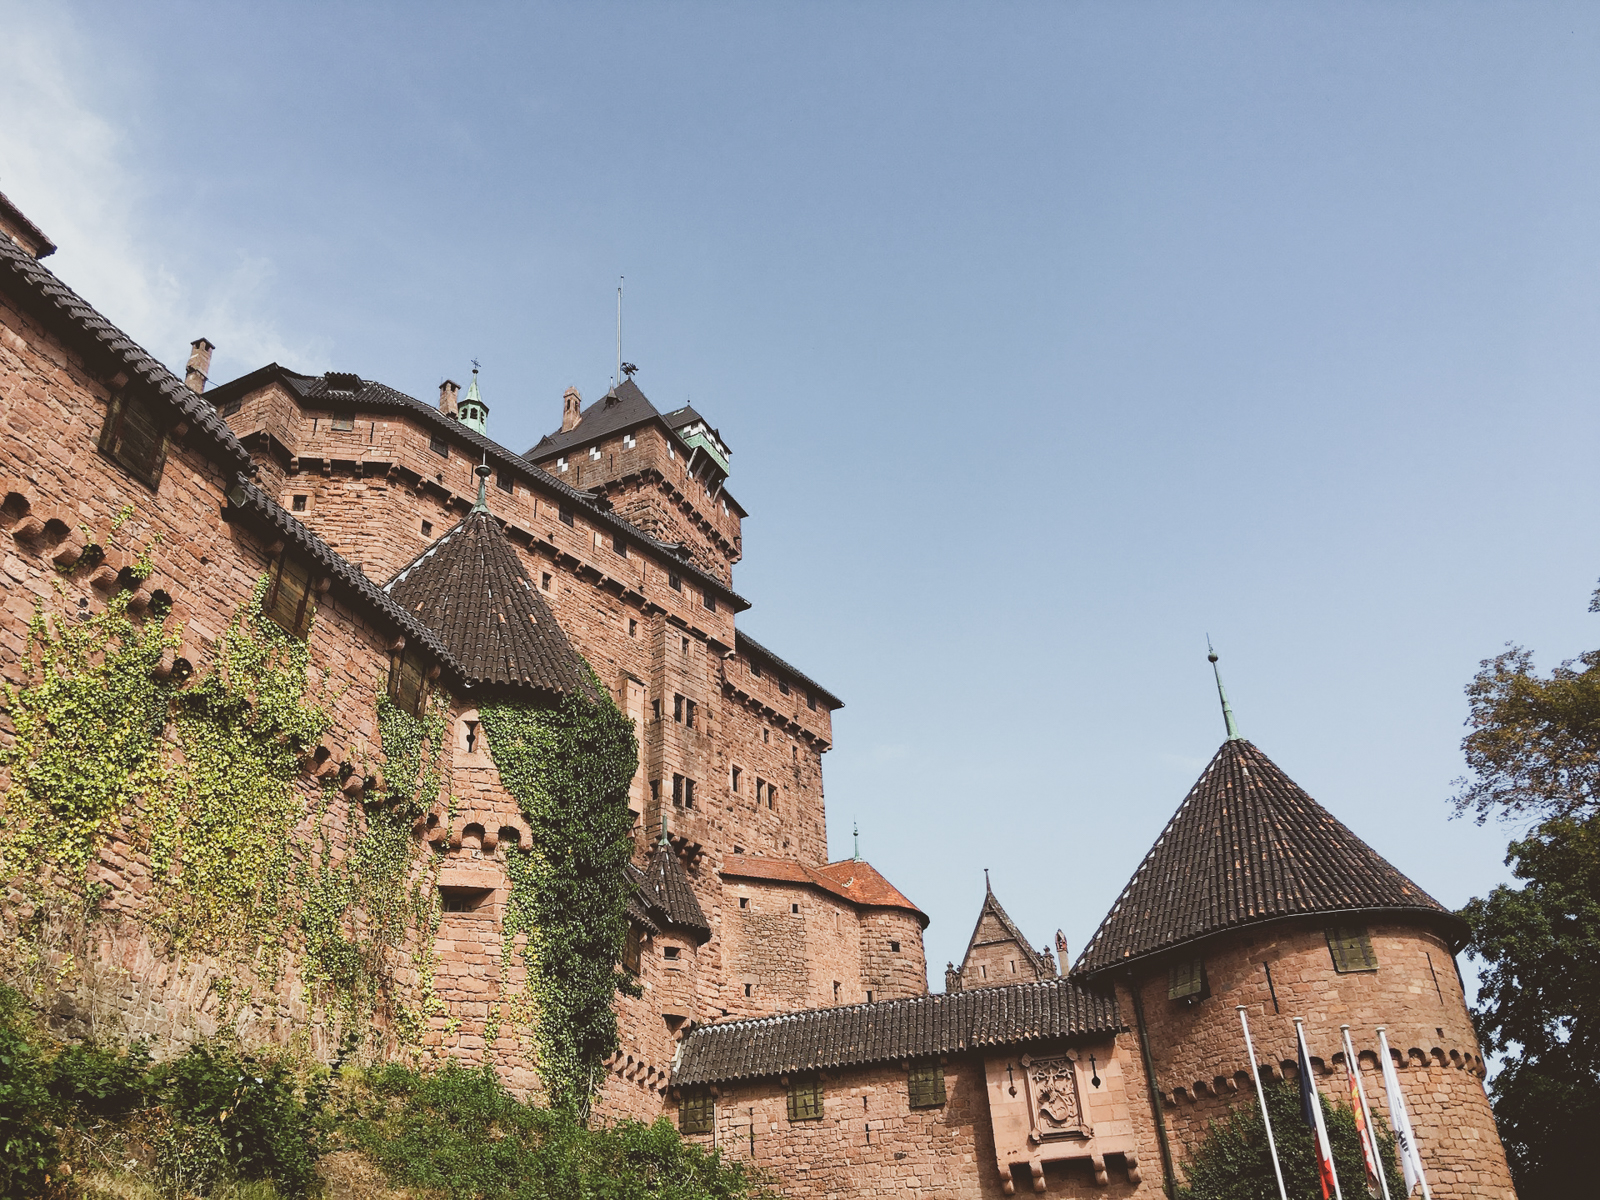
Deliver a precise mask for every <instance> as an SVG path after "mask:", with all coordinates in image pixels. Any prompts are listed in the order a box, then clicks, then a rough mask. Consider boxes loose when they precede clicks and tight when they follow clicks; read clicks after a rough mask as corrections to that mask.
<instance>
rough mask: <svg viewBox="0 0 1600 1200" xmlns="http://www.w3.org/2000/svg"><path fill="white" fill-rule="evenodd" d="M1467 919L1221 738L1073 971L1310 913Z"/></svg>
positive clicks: (1256, 753) (1249, 750) (1262, 761)
mask: <svg viewBox="0 0 1600 1200" xmlns="http://www.w3.org/2000/svg"><path fill="white" fill-rule="evenodd" d="M1363 911H1387V912H1404V913H1411V914H1414V915H1415V916H1417V917H1420V918H1424V919H1426V920H1428V921H1430V922H1434V923H1437V924H1440V925H1442V926H1444V927H1446V928H1447V929H1448V930H1449V932H1450V933H1451V934H1452V935H1454V936H1457V937H1459V936H1460V935H1461V934H1462V933H1463V932H1464V930H1465V926H1464V923H1463V922H1462V921H1461V919H1460V918H1459V917H1456V916H1455V915H1454V914H1453V913H1451V912H1450V911H1449V910H1448V909H1447V908H1445V907H1444V906H1443V905H1442V904H1440V903H1439V902H1438V901H1437V900H1435V899H1434V898H1433V897H1432V896H1430V895H1428V894H1427V893H1426V892H1424V891H1423V890H1422V889H1421V888H1419V887H1418V886H1417V885H1416V884H1414V883H1412V882H1411V880H1409V879H1407V878H1406V877H1405V876H1404V875H1402V874H1401V873H1400V872H1399V871H1397V870H1396V869H1395V868H1394V867H1393V866H1391V865H1390V864H1389V863H1388V862H1387V861H1386V860H1385V859H1384V858H1383V857H1382V856H1381V855H1379V854H1378V852H1377V851H1375V850H1373V849H1372V847H1371V846H1368V845H1367V844H1366V843H1365V842H1363V841H1362V840H1361V839H1360V838H1358V837H1357V836H1356V835H1355V834H1354V833H1352V832H1351V831H1350V830H1349V829H1347V828H1346V827H1345V826H1344V825H1343V824H1342V823H1341V822H1340V821H1339V820H1338V819H1337V818H1336V817H1334V815H1333V814H1332V813H1330V812H1329V811H1328V810H1327V809H1325V808H1323V807H1322V805H1320V804H1318V803H1317V802H1316V801H1315V800H1313V799H1312V798H1311V797H1310V796H1309V795H1307V794H1306V792H1305V791H1304V790H1303V789H1302V788H1301V787H1300V786H1299V784H1297V783H1295V782H1294V780H1292V779H1290V778H1289V777H1288V776H1287V775H1286V774H1284V772H1283V770H1282V769H1281V768H1280V767H1279V766H1278V765H1277V764H1276V763H1274V762H1273V761H1272V760H1271V759H1270V758H1268V757H1267V756H1266V755H1265V754H1263V753H1262V752H1261V751H1260V750H1259V749H1257V748H1256V747H1255V746H1254V745H1252V744H1251V743H1250V742H1248V741H1245V740H1244V739H1243V738H1233V739H1230V740H1228V741H1226V742H1224V743H1223V744H1222V748H1221V749H1220V750H1218V751H1217V753H1216V756H1215V757H1213V758H1212V760H1211V764H1210V765H1209V766H1208V767H1206V769H1205V773H1204V774H1202V775H1201V776H1200V779H1199V781H1198V782H1196V783H1195V785H1194V787H1193V788H1192V789H1191V790H1190V792H1189V795H1188V796H1187V797H1186V798H1185V799H1184V801H1183V803H1182V804H1181V805H1179V807H1178V811H1177V812H1176V813H1174V814H1173V817H1172V820H1170V821H1169V822H1167V827H1166V828H1165V829H1164V830H1162V832H1161V836H1160V837H1159V838H1157V839H1156V844H1155V845H1154V846H1152V847H1151V848H1150V852H1149V853H1148V854H1146V855H1145V858H1144V861H1143V862H1142V863H1140V864H1139V869H1138V870H1137V871H1135V872H1134V874H1133V878H1132V879H1131V880H1129V882H1128V886H1127V887H1125V888H1124V889H1123V891H1122V895H1121V896H1120V897H1118V899H1117V902H1116V904H1115V905H1114V906H1113V907H1112V909H1111V911H1110V913H1108V914H1107V915H1106V918H1105V920H1104V921H1102V922H1101V923H1100V928H1099V930H1098V931H1097V932H1096V933H1095V935H1094V937H1092V938H1091V939H1090V940H1089V944H1088V945H1087V946H1086V947H1084V951H1083V954H1082V956H1080V957H1079V959H1078V962H1077V965H1076V966H1075V967H1074V968H1073V969H1074V971H1076V972H1088V973H1093V972H1096V971H1102V970H1105V969H1107V968H1110V967H1114V966H1117V965H1119V964H1124V963H1128V962H1134V961H1137V960H1139V959H1141V958H1144V957H1146V956H1148V955H1152V954H1157V953H1160V952H1161V951H1164V950H1168V949H1171V948H1173V947H1175V946H1180V945H1183V944H1184V943H1186V942H1192V941H1195V940H1197V939H1199V938H1203V937H1206V936H1208V935H1210V934H1213V933H1217V932H1220V931H1222V930H1225V929H1236V928H1239V927H1240V926H1245V925H1251V924H1256V923H1259V922H1263V921H1271V920H1276V919H1279V918H1282V917H1292V916H1301V915H1312V914H1336V913H1346V912H1348V913H1355V912H1363Z"/></svg>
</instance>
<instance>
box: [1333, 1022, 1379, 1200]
mask: <svg viewBox="0 0 1600 1200" xmlns="http://www.w3.org/2000/svg"><path fill="white" fill-rule="evenodd" d="M1339 1031H1340V1032H1341V1033H1343V1034H1344V1073H1345V1081H1346V1082H1347V1083H1348V1084H1349V1085H1350V1112H1351V1114H1352V1115H1353V1116H1354V1117H1355V1119H1356V1136H1357V1137H1359V1138H1360V1139H1361V1158H1362V1161H1363V1164H1364V1165H1365V1167H1366V1169H1367V1195H1368V1196H1369V1197H1370V1198H1371V1200H1389V1181H1388V1180H1387V1179H1385V1178H1384V1176H1383V1168H1382V1166H1381V1165H1380V1163H1381V1161H1382V1160H1381V1159H1380V1157H1379V1155H1378V1139H1377V1136H1376V1132H1375V1131H1374V1129H1373V1128H1372V1113H1371V1112H1370V1111H1369V1110H1368V1109H1367V1093H1366V1090H1365V1089H1364V1088H1363V1087H1362V1086H1361V1063H1360V1061H1359V1060H1358V1059H1357V1058H1356V1052H1355V1047H1354V1046H1352V1045H1351V1044H1350V1026H1348V1025H1341V1026H1339Z"/></svg>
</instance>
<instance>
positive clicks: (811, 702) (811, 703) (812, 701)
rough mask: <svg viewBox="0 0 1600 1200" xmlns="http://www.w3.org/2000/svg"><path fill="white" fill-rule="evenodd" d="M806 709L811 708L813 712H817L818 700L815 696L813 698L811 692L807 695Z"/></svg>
mask: <svg viewBox="0 0 1600 1200" xmlns="http://www.w3.org/2000/svg"><path fill="white" fill-rule="evenodd" d="M806 707H807V708H809V709H810V710H811V711H812V712H816V711H817V698H816V697H815V696H813V695H812V694H811V693H810V692H807V693H806Z"/></svg>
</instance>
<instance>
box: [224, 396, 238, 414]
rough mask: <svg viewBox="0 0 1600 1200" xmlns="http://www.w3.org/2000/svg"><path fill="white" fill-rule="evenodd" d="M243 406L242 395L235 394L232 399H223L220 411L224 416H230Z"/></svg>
mask: <svg viewBox="0 0 1600 1200" xmlns="http://www.w3.org/2000/svg"><path fill="white" fill-rule="evenodd" d="M243 407H244V397H243V396H235V397H234V398H233V399H232V400H225V401H223V404H222V408H221V412H222V415H223V416H225V417H231V416H233V414H234V413H236V412H238V411H239V410H240V409H241V408H243Z"/></svg>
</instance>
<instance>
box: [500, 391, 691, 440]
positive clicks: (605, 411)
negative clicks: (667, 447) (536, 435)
mask: <svg viewBox="0 0 1600 1200" xmlns="http://www.w3.org/2000/svg"><path fill="white" fill-rule="evenodd" d="M578 417H579V420H578V423H577V424H576V425H574V426H573V427H572V428H571V429H569V430H567V431H566V432H565V433H563V432H561V431H560V430H557V431H556V432H555V433H547V434H545V436H544V437H542V438H540V439H539V444H538V445H537V446H535V447H533V449H531V450H529V451H528V453H527V454H526V455H524V457H525V458H529V459H535V458H549V457H550V456H551V455H552V454H560V453H561V452H562V451H563V450H567V449H570V448H571V447H573V446H582V445H585V444H587V443H589V442H592V441H594V440H595V439H596V438H602V437H605V436H606V434H608V433H619V432H621V431H622V430H624V429H627V428H629V427H631V426H634V425H642V424H643V423H644V422H646V421H651V420H658V419H660V417H661V413H660V411H659V410H658V409H657V408H656V406H655V405H654V404H651V403H650V401H649V399H648V398H647V397H646V396H645V394H644V393H643V392H642V391H640V390H639V385H638V384H636V383H634V381H633V380H631V379H624V380H623V381H622V386H621V387H619V388H617V389H616V390H615V391H613V392H607V393H606V394H605V395H604V396H601V397H600V399H598V400H596V401H595V402H594V403H593V404H591V405H589V407H588V408H585V409H583V410H582V411H581V412H579V414H578ZM669 428H670V427H669Z"/></svg>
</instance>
